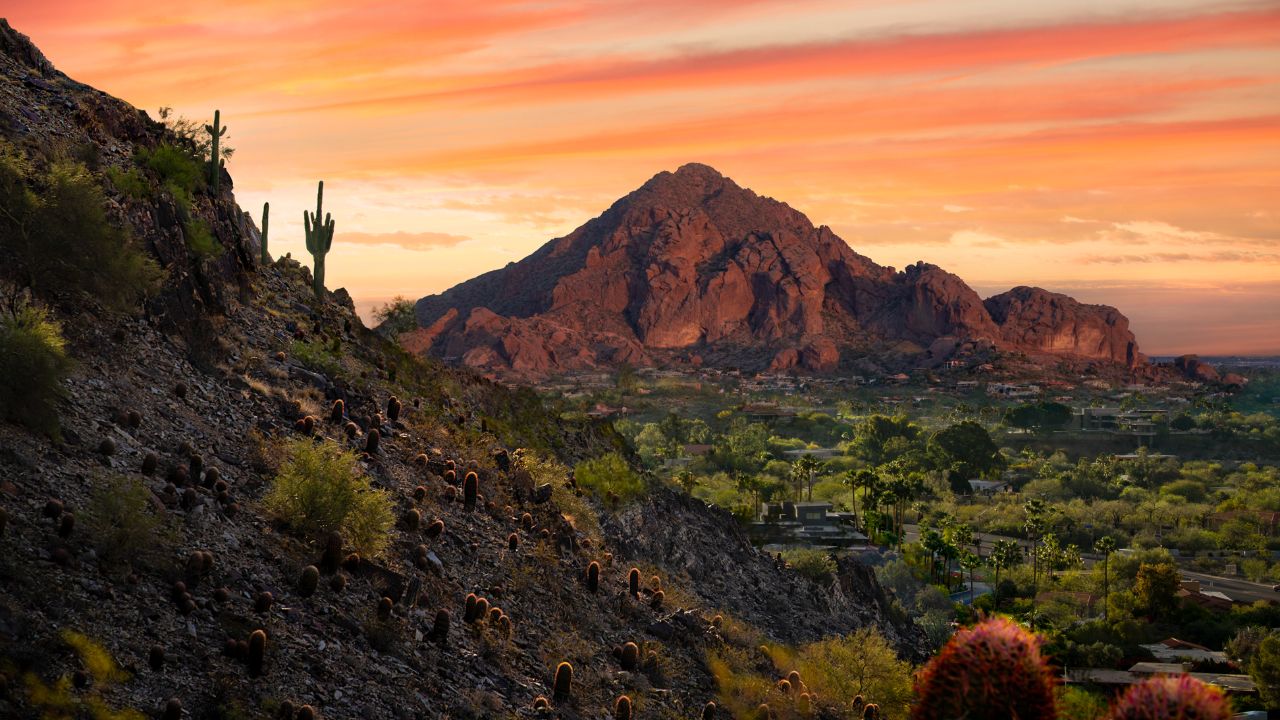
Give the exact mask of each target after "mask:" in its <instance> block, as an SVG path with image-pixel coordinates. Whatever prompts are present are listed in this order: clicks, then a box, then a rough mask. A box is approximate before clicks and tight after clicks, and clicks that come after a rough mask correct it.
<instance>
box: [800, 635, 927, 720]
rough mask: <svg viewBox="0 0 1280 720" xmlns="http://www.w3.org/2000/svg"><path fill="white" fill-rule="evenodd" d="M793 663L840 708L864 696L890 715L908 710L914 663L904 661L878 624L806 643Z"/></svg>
mask: <svg viewBox="0 0 1280 720" xmlns="http://www.w3.org/2000/svg"><path fill="white" fill-rule="evenodd" d="M793 667H794V668H795V669H797V670H799V671H800V676H801V677H802V678H804V682H805V684H807V685H808V686H809V689H810V690H812V691H813V692H814V693H815V695H816V696H818V697H821V698H824V699H825V700H824V702H832V703H834V705H835V706H836V707H840V708H844V707H848V706H849V704H850V703H852V702H853V699H854V698H855V697H857V696H859V695H861V696H862V697H863V698H865V699H866V700H867V701H868V702H873V703H876V704H877V705H879V706H880V707H881V709H882V711H883V712H884V713H886V714H887V715H888V716H889V717H905V716H906V714H907V706H908V705H909V704H910V702H911V699H912V694H913V693H912V688H911V677H912V668H911V665H910V663H907V662H905V661H902V660H899V659H898V655H897V652H896V651H895V650H894V649H893V646H892V645H890V644H889V642H888V641H887V640H885V639H884V636H882V635H881V634H880V633H879V632H878V631H877V630H875V629H874V628H862V629H860V630H856V631H854V632H853V633H852V634H850V635H846V636H844V637H834V638H828V639H826V640H822V641H820V642H816V643H812V644H810V645H805V646H804V647H802V648H801V649H800V652H798V653H797V654H796V659H795V664H794V666H793Z"/></svg>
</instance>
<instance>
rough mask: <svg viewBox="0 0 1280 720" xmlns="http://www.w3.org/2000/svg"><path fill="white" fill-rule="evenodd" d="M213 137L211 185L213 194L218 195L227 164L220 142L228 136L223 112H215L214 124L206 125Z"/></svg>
mask: <svg viewBox="0 0 1280 720" xmlns="http://www.w3.org/2000/svg"><path fill="white" fill-rule="evenodd" d="M204 129H205V131H207V132H208V133H209V135H210V137H211V139H212V140H211V143H210V146H209V185H210V187H212V188H213V194H214V195H217V194H218V181H219V180H221V179H222V167H223V165H224V164H225V163H224V161H223V159H222V150H221V146H220V141H221V140H222V136H223V135H226V134H227V128H226V126H225V125H223V124H222V111H221V110H214V111H213V124H212V125H205V126H204Z"/></svg>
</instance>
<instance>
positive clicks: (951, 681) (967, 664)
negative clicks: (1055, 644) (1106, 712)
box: [911, 617, 1058, 720]
mask: <svg viewBox="0 0 1280 720" xmlns="http://www.w3.org/2000/svg"><path fill="white" fill-rule="evenodd" d="M916 695H917V700H916V704H915V706H914V707H913V708H912V709H911V718H912V720H953V719H954V718H966V719H967V720H1032V718H1035V719H1036V720H1054V718H1056V717H1057V716H1058V710H1057V705H1056V703H1055V700H1054V675H1053V673H1052V671H1051V670H1050V669H1049V668H1048V666H1047V664H1046V663H1045V660H1044V657H1043V656H1041V654H1040V640H1039V639H1038V638H1037V637H1036V636H1035V635H1033V634H1032V633H1030V632H1028V631H1027V630H1024V629H1023V628H1022V627H1021V626H1019V625H1018V624H1017V623H1015V622H1013V621H1012V620H1009V619H1008V618H1003V617H996V618H989V619H987V620H984V621H982V622H980V623H978V624H977V625H975V626H973V627H971V628H965V629H963V630H960V631H959V632H957V633H956V634H955V635H954V636H952V638H951V639H950V640H949V641H948V642H947V644H946V645H945V646H944V647H943V648H942V651H941V652H939V653H938V654H937V655H936V656H935V657H934V658H933V659H932V660H931V661H929V664H928V665H926V666H925V667H924V669H923V670H922V671H921V672H920V674H919V675H918V676H917V678H916Z"/></svg>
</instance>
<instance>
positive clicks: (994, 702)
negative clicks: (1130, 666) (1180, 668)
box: [855, 617, 1231, 720]
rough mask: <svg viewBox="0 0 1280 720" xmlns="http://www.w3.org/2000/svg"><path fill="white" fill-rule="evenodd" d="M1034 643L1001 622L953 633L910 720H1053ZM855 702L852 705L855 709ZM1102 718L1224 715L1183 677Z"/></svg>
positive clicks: (1123, 702) (1145, 690)
mask: <svg viewBox="0 0 1280 720" xmlns="http://www.w3.org/2000/svg"><path fill="white" fill-rule="evenodd" d="M1040 643H1041V640H1040V638H1039V637H1037V636H1036V635H1034V634H1032V633H1031V632H1029V631H1027V630H1025V629H1023V628H1022V627H1021V626H1019V625H1018V624H1016V623H1015V622H1013V621H1012V620H1010V619H1008V618H1004V617H996V618H989V619H987V620H984V621H982V622H980V623H978V624H977V625H975V626H973V627H971V628H966V629H964V630H960V631H959V632H957V633H956V634H955V635H954V636H952V638H951V640H949V641H948V642H947V644H946V646H944V647H943V648H942V651H941V652H939V653H938V654H937V655H936V656H935V657H934V658H933V659H932V660H931V661H930V662H929V664H928V665H926V666H925V668H924V670H922V671H921V672H920V674H919V676H918V677H917V682H916V695H917V701H916V704H915V705H914V706H913V707H912V710H911V717H912V720H943V719H945V718H956V717H964V718H972V719H973V720H983V719H987V718H989V719H991V720H996V719H997V718H1010V717H1019V718H1022V717H1027V718H1030V717H1034V718H1044V719H1045V720H1053V719H1054V718H1056V717H1057V716H1058V709H1057V705H1056V702H1055V693H1054V691H1055V689H1056V680H1055V675H1054V673H1053V671H1052V669H1051V668H1050V667H1049V666H1048V663H1047V662H1046V660H1045V658H1044V657H1043V656H1042V654H1041V652H1040ZM860 700H861V697H859V698H857V699H856V700H855V709H856V705H857V704H858V701H860ZM872 708H875V709H874V711H873V710H872ZM867 713H872V714H870V715H868V714H867ZM863 717H864V718H867V717H877V718H878V717H879V708H878V707H876V706H875V705H873V704H868V705H866V706H865V709H864V715H863ZM1106 717H1107V719H1108V720H1157V718H1160V719H1169V718H1173V719H1177V718H1181V719H1183V720H1190V719H1191V718H1196V720H1228V719H1229V718H1230V717H1231V710H1230V705H1229V704H1228V703H1227V701H1226V698H1225V697H1224V696H1223V694H1222V692H1221V691H1220V690H1218V689H1216V688H1213V687H1210V686H1208V685H1206V684H1204V683H1202V682H1200V681H1199V680H1196V679H1195V678H1192V677H1190V676H1188V675H1182V676H1178V677H1157V678H1151V679H1148V680H1144V681H1143V682H1141V683H1138V684H1137V685H1133V686H1131V687H1130V688H1129V689H1128V690H1127V691H1125V693H1124V694H1123V695H1121V696H1120V697H1119V698H1117V699H1116V701H1115V702H1114V703H1113V704H1112V705H1111V708H1110V710H1109V711H1108V714H1107V716H1106Z"/></svg>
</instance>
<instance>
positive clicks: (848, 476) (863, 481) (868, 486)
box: [844, 469, 880, 528]
mask: <svg viewBox="0 0 1280 720" xmlns="http://www.w3.org/2000/svg"><path fill="white" fill-rule="evenodd" d="M879 481H880V478H879V477H877V476H876V474H875V473H873V472H871V471H870V470H866V469H863V470H849V471H848V472H846V473H845V474H844V484H845V485H848V486H849V500H850V502H851V505H850V507H852V508H853V526H854V527H855V528H856V527H858V490H859V489H861V490H862V491H863V496H864V497H865V496H866V495H868V494H869V493H870V492H871V490H873V489H874V488H875V487H876V485H877V484H878V483H879Z"/></svg>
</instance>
